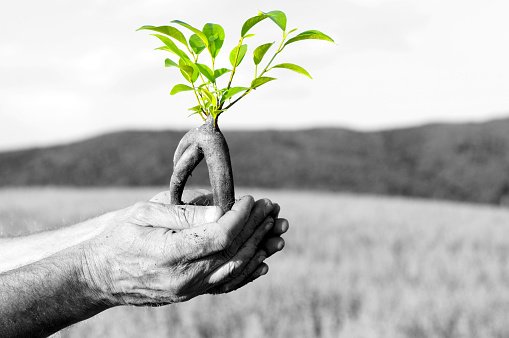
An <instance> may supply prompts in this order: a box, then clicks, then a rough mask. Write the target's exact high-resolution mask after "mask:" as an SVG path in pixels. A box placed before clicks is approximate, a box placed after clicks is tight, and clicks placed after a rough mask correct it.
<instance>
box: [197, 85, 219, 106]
mask: <svg viewBox="0 0 509 338" xmlns="http://www.w3.org/2000/svg"><path fill="white" fill-rule="evenodd" d="M200 91H201V92H202V93H203V95H204V96H205V99H206V100H207V101H208V102H210V105H211V106H212V107H215V106H216V103H217V101H216V97H215V96H214V95H213V94H212V93H211V92H209V91H208V90H207V88H205V87H203V88H200Z"/></svg>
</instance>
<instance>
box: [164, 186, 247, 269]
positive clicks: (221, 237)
mask: <svg viewBox="0 0 509 338" xmlns="http://www.w3.org/2000/svg"><path fill="white" fill-rule="evenodd" d="M253 205H254V200H253V197H251V196H244V197H242V198H241V199H240V200H239V201H237V202H235V204H234V205H233V207H232V209H231V210H230V211H228V212H227V213H226V214H224V215H223V216H222V217H221V218H220V219H219V220H217V222H212V223H207V224H202V225H198V226H195V227H192V228H188V229H184V230H182V231H179V232H177V233H170V232H168V236H171V238H168V239H167V241H168V243H170V244H171V243H173V249H175V250H177V252H178V253H179V254H181V255H183V257H186V258H187V259H188V260H195V259H199V258H202V257H206V256H209V255H212V254H214V253H217V252H220V251H223V250H225V249H226V248H228V247H229V246H230V245H231V243H232V241H233V239H234V238H235V237H236V236H237V235H238V234H239V232H240V231H241V230H242V228H243V227H244V224H245V223H246V220H247V218H248V217H249V214H250V212H251V209H252V207H253ZM188 207H189V206H188ZM195 208H219V207H195Z"/></svg>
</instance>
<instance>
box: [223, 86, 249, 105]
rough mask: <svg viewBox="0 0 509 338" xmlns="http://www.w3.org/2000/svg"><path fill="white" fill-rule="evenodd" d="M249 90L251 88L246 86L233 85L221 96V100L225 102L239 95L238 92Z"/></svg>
mask: <svg viewBox="0 0 509 338" xmlns="http://www.w3.org/2000/svg"><path fill="white" fill-rule="evenodd" d="M246 90H249V88H246V87H232V88H230V89H228V91H227V92H226V93H224V95H223V97H222V98H221V102H224V101H226V100H228V99H229V98H230V97H232V96H234V95H237V94H238V93H241V92H243V91H246Z"/></svg>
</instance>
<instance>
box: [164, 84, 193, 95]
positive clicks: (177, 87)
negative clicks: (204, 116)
mask: <svg viewBox="0 0 509 338" xmlns="http://www.w3.org/2000/svg"><path fill="white" fill-rule="evenodd" d="M189 90H193V88H191V87H189V86H186V85H183V84H178V85H175V86H174V87H173V88H172V90H171V92H170V95H175V94H177V93H180V92H186V91H189Z"/></svg>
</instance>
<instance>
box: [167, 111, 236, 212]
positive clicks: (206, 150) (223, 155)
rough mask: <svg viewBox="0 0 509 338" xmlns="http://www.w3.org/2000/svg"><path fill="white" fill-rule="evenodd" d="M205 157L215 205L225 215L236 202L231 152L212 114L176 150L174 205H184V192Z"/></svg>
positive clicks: (174, 160)
mask: <svg viewBox="0 0 509 338" xmlns="http://www.w3.org/2000/svg"><path fill="white" fill-rule="evenodd" d="M203 158H205V161H206V162H207V167H208V171H209V180H210V185H211V187H212V195H213V198H214V205H217V206H219V207H221V208H222V209H223V210H224V211H225V212H226V211H228V210H230V209H231V207H232V205H233V203H235V192H234V187H233V172H232V166H231V161H230V151H229V149H228V144H227V143H226V140H225V138H224V136H223V133H221V130H220V129H219V126H218V124H217V118H216V121H215V122H214V118H213V117H212V116H210V115H209V116H208V118H207V120H206V121H205V123H203V125H201V126H200V127H198V128H195V129H192V130H190V131H189V132H187V134H186V135H184V137H183V138H182V140H181V141H180V143H179V145H178V147H177V150H176V151H175V155H174V157H173V174H172V176H171V181H170V196H171V203H172V204H183V203H182V192H183V191H184V187H185V185H186V182H187V179H188V178H189V176H190V175H191V173H192V172H193V170H194V168H196V166H197V165H198V164H199V163H200V161H201V160H202V159H203Z"/></svg>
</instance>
